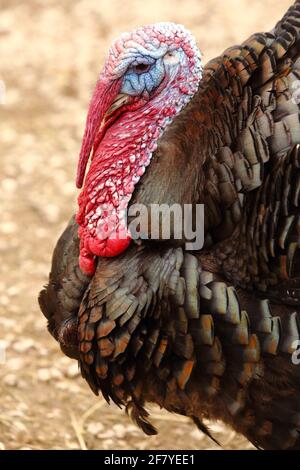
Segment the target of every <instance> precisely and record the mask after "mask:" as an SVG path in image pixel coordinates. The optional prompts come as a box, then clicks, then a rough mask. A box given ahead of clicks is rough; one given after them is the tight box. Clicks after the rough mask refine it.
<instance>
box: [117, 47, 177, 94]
mask: <svg viewBox="0 0 300 470" xmlns="http://www.w3.org/2000/svg"><path fill="white" fill-rule="evenodd" d="M177 52H178V53H179V54H180V59H179V61H178V63H176V64H168V63H166V62H165V61H164V56H163V57H160V58H158V59H154V58H152V57H150V56H139V57H137V58H136V59H135V60H134V61H133V62H131V64H130V66H129V68H128V69H127V72H126V73H125V75H124V78H123V83H122V86H121V90H120V93H125V94H127V95H130V96H140V95H142V94H143V93H144V92H147V93H148V94H149V95H150V94H151V93H152V92H153V91H154V90H155V89H156V88H158V87H159V85H160V84H161V82H162V81H163V79H164V77H165V76H166V75H168V77H169V78H170V79H171V80H172V78H173V77H174V76H175V75H176V73H177V70H178V67H179V65H180V63H181V62H183V63H184V62H185V58H184V57H183V56H185V54H184V52H183V51H182V50H181V51H178V50H177ZM139 64H145V65H148V66H149V67H150V68H149V69H148V70H146V71H145V72H143V71H138V70H137V69H136V67H138V66H139ZM181 65H182V64H181Z"/></svg>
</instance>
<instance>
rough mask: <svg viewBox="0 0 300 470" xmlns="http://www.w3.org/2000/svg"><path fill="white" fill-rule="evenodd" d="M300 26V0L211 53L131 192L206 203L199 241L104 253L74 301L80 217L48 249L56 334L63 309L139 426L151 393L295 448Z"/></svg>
mask: <svg viewBox="0 0 300 470" xmlns="http://www.w3.org/2000/svg"><path fill="white" fill-rule="evenodd" d="M299 39H300V2H299V1H297V2H296V3H295V5H294V6H293V7H292V8H291V9H290V10H289V12H288V13H287V15H286V16H285V17H284V19H283V20H282V21H281V22H280V23H279V24H278V25H277V26H276V28H275V29H274V31H273V32H272V33H266V34H262V33H261V34H256V35H254V36H252V37H251V38H250V39H249V40H247V41H246V42H245V43H244V44H242V45H241V46H239V47H238V46H237V47H235V48H232V49H229V50H228V51H226V52H225V53H224V55H223V56H221V57H219V58H217V59H216V60H214V61H212V62H210V63H209V64H208V65H207V66H206V67H205V69H204V76H203V79H202V81H201V83H200V88H199V91H198V92H197V94H196V95H195V96H194V98H193V100H192V101H191V103H190V104H189V105H188V106H187V107H186V108H185V109H184V110H183V111H182V112H181V113H180V114H179V115H178V116H177V117H176V118H175V119H174V122H173V123H172V124H171V125H170V126H169V127H168V129H166V131H165V132H164V134H163V136H162V137H161V138H160V140H159V143H158V149H157V151H156V152H155V154H154V155H153V157H152V161H151V164H150V166H149V168H148V169H147V171H146V172H145V174H144V175H143V178H142V179H141V180H140V182H139V183H138V184H137V185H136V187H135V191H134V194H133V197H132V202H141V203H144V204H150V203H153V202H155V203H169V204H171V203H174V202H177V203H178V202H179V203H190V202H192V203H195V202H203V203H205V209H206V210H205V212H206V225H205V232H206V249H205V250H204V251H203V252H201V254H198V255H196V256H192V255H189V254H187V253H184V252H183V251H182V248H180V247H172V245H171V243H168V242H164V243H161V244H160V243H157V244H151V243H149V244H148V245H147V246H141V247H136V246H132V247H130V248H129V249H128V251H127V252H126V253H125V254H123V255H121V256H120V257H118V258H116V259H110V260H109V259H99V260H98V267H97V271H96V273H95V275H94V277H93V278H92V280H91V282H90V283H89V284H88V287H87V288H86V285H87V283H88V281H87V280H86V279H85V281H84V282H82V281H80V280H79V279H76V281H75V286H76V289H77V294H76V295H79V291H80V292H81V294H80V295H82V292H83V291H85V294H84V296H83V298H82V299H81V297H80V295H79V297H77V298H76V302H77V303H80V308H79V311H77V310H76V308H77V307H75V308H74V309H73V310H72V312H70V310H68V309H66V310H64V308H63V306H62V303H61V300H59V299H64V301H65V300H66V301H68V299H69V298H70V291H69V282H68V281H67V282H63V278H64V276H65V275H64V273H65V270H66V269H67V266H70V270H69V271H68V273H69V274H68V278H71V279H75V277H74V276H73V274H72V272H73V271H74V270H76V269H77V268H78V260H77V255H76V253H77V254H78V240H76V239H74V233H75V232H76V227H73V228H69V229H68V230H67V232H66V233H65V235H64V236H63V239H62V240H64V241H62V240H61V243H60V247H59V248H57V250H56V253H55V254H54V260H53V261H54V266H56V268H55V269H54V270H52V276H51V284H50V287H48V288H46V289H45V290H44V291H43V292H42V294H41V297H40V299H41V306H42V309H43V311H44V313H45V315H46V316H47V318H48V320H49V327H50V330H51V331H54V332H55V336H56V337H57V339H58V340H60V337H61V336H64V324H65V322H66V319H67V318H72V320H73V323H72V328H73V330H72V328H71V330H72V331H73V332H74V334H68V335H66V336H67V337H68V338H69V339H70V345H69V347H70V349H71V350H72V351H75V352H76V353H77V357H78V358H79V361H80V365H81V370H82V374H83V376H84V377H85V378H86V380H87V381H88V382H89V384H90V385H91V387H92V389H93V390H94V392H95V393H98V392H99V391H100V390H101V392H102V393H103V394H104V396H105V397H107V398H109V397H110V398H112V399H113V400H114V401H116V402H117V403H119V404H122V403H123V404H125V405H126V406H127V408H128V410H129V411H130V412H131V413H132V416H133V418H134V419H135V420H136V421H137V423H138V424H139V425H140V426H141V427H142V428H143V429H144V430H145V432H147V433H149V434H151V433H153V432H154V429H153V427H152V426H151V424H150V423H149V422H148V419H147V413H146V412H145V410H144V405H145V403H147V402H148V401H149V402H150V401H152V402H156V403H158V404H160V405H161V406H163V407H165V408H166V409H168V410H170V411H173V412H177V413H181V414H184V415H187V416H190V417H191V418H192V419H193V420H194V421H195V423H196V424H197V425H198V426H199V427H200V428H202V429H203V427H202V425H201V420H202V418H203V417H210V418H219V419H223V420H224V421H225V422H226V423H229V424H230V425H232V426H233V427H234V428H235V429H236V430H237V431H239V432H242V433H243V434H244V435H245V436H247V437H248V439H250V440H251V441H252V442H253V443H254V444H255V445H257V446H259V447H262V448H265V449H270V448H272V449H281V448H297V449H299V448H300V442H299V429H300V422H299V412H300V410H299V389H300V384H299V378H300V368H299V367H300V366H299V365H298V366H297V365H293V363H292V360H291V354H292V353H293V351H294V348H295V344H294V341H297V340H298V339H299V153H300V150H299V147H298V143H300V124H299V106H298V104H297V103H296V102H293V100H292V93H293V91H294V90H293V88H292V86H293V85H292V84H293V82H294V80H296V79H297V78H298V69H299V64H300V62H299V60H300V59H299V58H298V57H299V54H300V51H299V48H300V46H299ZM72 234H73V235H72ZM74 245H75V246H74ZM76 250H77V252H76ZM61 252H63V253H65V256H64V257H61V256H60V253H61ZM61 262H62V268H60V263H61ZM73 283H74V282H73V281H72V282H71V283H70V284H72V285H73ZM53 286H56V288H55V289H54V288H53ZM240 286H242V289H241V288H240ZM72 295H73V294H72ZM72 295H71V298H72V299H73V297H72ZM80 299H81V300H82V301H81V302H80ZM280 303H281V304H280ZM77 314H78V321H79V327H78V339H77V335H76V333H77ZM74 319H75V321H74ZM69 325H71V323H70V324H69ZM57 331H60V332H61V335H60V337H58V335H57V334H56V332H57ZM68 332H69V333H70V330H68Z"/></svg>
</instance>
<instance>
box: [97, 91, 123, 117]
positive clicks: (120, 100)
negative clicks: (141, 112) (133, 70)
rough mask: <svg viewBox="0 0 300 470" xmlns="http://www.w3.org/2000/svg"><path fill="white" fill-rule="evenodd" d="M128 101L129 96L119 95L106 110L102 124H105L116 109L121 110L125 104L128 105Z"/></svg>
mask: <svg viewBox="0 0 300 470" xmlns="http://www.w3.org/2000/svg"><path fill="white" fill-rule="evenodd" d="M129 101H130V96H129V95H126V94H125V93H119V94H118V95H117V96H116V97H115V99H114V100H113V102H112V104H111V105H110V107H109V108H108V110H107V111H106V113H105V116H104V120H103V121H102V122H106V121H107V119H108V118H109V117H110V116H111V115H112V114H113V113H115V112H116V111H117V109H119V108H121V107H122V106H124V105H125V104H128V103H129Z"/></svg>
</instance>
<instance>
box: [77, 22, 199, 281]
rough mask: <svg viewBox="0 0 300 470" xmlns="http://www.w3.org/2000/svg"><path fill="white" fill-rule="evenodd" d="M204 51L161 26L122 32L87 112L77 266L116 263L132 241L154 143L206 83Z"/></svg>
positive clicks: (176, 29) (173, 28) (88, 268)
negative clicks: (100, 260)
mask: <svg viewBox="0 0 300 470" xmlns="http://www.w3.org/2000/svg"><path fill="white" fill-rule="evenodd" d="M201 72H202V66H201V58H200V52H199V50H198V49H197V47H196V45H195V41H194V39H193V37H192V36H191V35H190V33H189V32H188V31H187V30H186V29H185V28H184V27H183V26H182V25H177V24H174V23H157V24H154V25H148V26H145V27H142V28H139V29H137V30H135V31H133V32H131V33H123V34H122V35H121V36H120V38H119V39H117V40H116V41H115V42H114V44H113V45H112V47H111V49H110V51H109V55H108V58H107V60H106V62H105V65H104V68H103V70H102V72H101V74H100V77H99V79H98V82H97V84H96V87H95V91H94V94H93V97H92V100H91V104H90V107H89V111H88V116H87V121H86V128H85V133H84V137H83V141H82V147H81V152H80V157H79V164H78V172H77V182H76V183H77V187H79V188H80V187H81V186H82V185H83V181H84V174H85V170H86V166H87V163H88V159H89V156H90V154H91V153H92V162H91V165H90V168H89V171H88V173H87V176H86V178H85V181H84V187H83V189H82V192H81V194H80V196H79V199H78V203H79V210H78V213H77V222H78V224H79V225H80V228H79V237H80V267H81V269H82V270H83V271H84V272H85V273H87V274H92V273H93V271H94V264H95V257H96V256H116V255H118V254H119V253H121V252H122V251H124V250H125V249H126V248H127V247H128V245H129V243H130V240H131V237H130V233H129V232H128V230H127V227H126V209H127V206H128V203H129V201H130V199H131V196H132V194H133V191H134V188H135V185H136V183H137V182H138V181H139V179H140V178H141V176H142V175H143V174H144V172H145V170H146V167H147V166H148V165H149V163H150V160H151V156H152V153H153V152H154V151H155V149H156V147H157V141H158V139H159V137H160V136H161V135H162V133H163V131H164V129H165V128H166V126H167V125H168V124H170V123H171V122H172V120H173V118H174V117H175V116H176V114H178V113H179V112H180V110H181V109H182V108H183V107H184V106H185V105H186V104H187V103H188V102H189V101H190V99H191V98H192V97H193V96H194V94H195V93H196V91H197V89H198V85H199V81H200V79H201Z"/></svg>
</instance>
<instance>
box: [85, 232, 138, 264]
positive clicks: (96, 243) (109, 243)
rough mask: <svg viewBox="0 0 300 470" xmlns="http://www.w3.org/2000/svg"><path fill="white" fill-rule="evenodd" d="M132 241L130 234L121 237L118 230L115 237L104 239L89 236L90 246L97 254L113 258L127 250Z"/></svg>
mask: <svg viewBox="0 0 300 470" xmlns="http://www.w3.org/2000/svg"><path fill="white" fill-rule="evenodd" d="M130 242H131V237H130V236H129V235H127V236H126V238H124V237H122V238H119V237H118V232H117V234H116V235H115V236H114V237H113V238H106V239H104V240H101V239H99V238H89V239H88V247H89V249H90V251H91V252H92V253H93V254H94V255H96V256H104V257H107V258H111V257H113V256H117V255H119V254H120V253H122V252H123V251H125V250H126V248H128V246H129V245H130Z"/></svg>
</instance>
